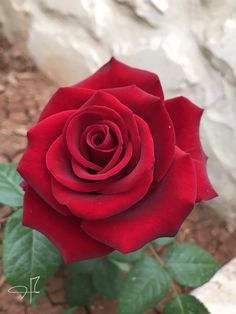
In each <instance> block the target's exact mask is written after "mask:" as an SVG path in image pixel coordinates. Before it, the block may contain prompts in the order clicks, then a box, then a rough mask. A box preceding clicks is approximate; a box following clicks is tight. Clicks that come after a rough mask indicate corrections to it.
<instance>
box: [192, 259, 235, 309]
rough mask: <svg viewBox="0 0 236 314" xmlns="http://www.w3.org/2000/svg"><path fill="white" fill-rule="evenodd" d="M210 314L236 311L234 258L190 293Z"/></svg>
mask: <svg viewBox="0 0 236 314" xmlns="http://www.w3.org/2000/svg"><path fill="white" fill-rule="evenodd" d="M191 294H192V295H194V296H195V297H196V298H198V299H199V300H200V301H202V302H203V303H204V304H205V306H206V307H207V308H208V310H209V311H210V313H212V314H235V313H236V258H234V259H232V260H231V261H230V262H229V263H228V264H226V265H225V266H224V267H222V268H221V269H220V270H219V271H218V272H217V273H216V274H215V276H214V277H213V278H212V279H211V280H210V281H209V282H208V283H206V284H205V285H203V286H202V287H200V288H197V289H195V290H194V291H192V293H191Z"/></svg>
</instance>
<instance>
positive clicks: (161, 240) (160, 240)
mask: <svg viewBox="0 0 236 314" xmlns="http://www.w3.org/2000/svg"><path fill="white" fill-rule="evenodd" d="M174 240H175V237H163V238H158V239H156V240H154V241H152V242H153V243H155V244H157V245H160V246H165V245H169V244H171V243H172V242H173V241H174Z"/></svg>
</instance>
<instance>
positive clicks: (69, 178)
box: [46, 136, 113, 193]
mask: <svg viewBox="0 0 236 314" xmlns="http://www.w3.org/2000/svg"><path fill="white" fill-rule="evenodd" d="M70 159H71V156H70V155H69V153H68V151H67V149H66V147H65V143H64V139H63V137H62V136H59V137H58V138H57V139H56V140H55V141H54V142H53V144H52V145H51V146H50V148H49V149H48V152H47V155H46V165H47V168H48V170H49V171H50V173H51V174H52V176H53V177H54V179H55V180H56V181H58V182H59V183H60V184H61V185H63V186H64V187H65V188H68V189H71V190H73V191H77V192H80V193H81V192H96V191H99V190H100V189H102V188H104V187H106V186H107V185H108V184H111V183H112V182H113V180H106V181H102V182H100V181H99V182H96V181H87V180H81V179H80V178H78V177H77V176H76V175H75V174H74V172H73V170H72V166H71V160H70ZM53 182H54V180H52V184H53Z"/></svg>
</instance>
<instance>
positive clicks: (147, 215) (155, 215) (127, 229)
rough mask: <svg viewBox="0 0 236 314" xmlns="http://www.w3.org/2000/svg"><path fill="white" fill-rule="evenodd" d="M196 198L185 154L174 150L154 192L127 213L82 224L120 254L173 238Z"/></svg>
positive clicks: (192, 176) (193, 181)
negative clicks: (152, 242)
mask: <svg viewBox="0 0 236 314" xmlns="http://www.w3.org/2000/svg"><path fill="white" fill-rule="evenodd" d="M195 199H196V177H195V170H194V166H193V162H192V160H191V158H190V156H189V155H188V154H185V153H184V152H182V151H181V150H179V149H177V150H176V157H175V160H174V162H173V164H172V166H171V168H170V169H169V171H168V172H167V174H166V176H165V178H164V179H163V180H162V181H161V182H160V183H159V186H158V188H157V189H156V190H155V191H151V192H149V193H148V195H146V196H145V197H144V198H143V200H142V201H140V202H139V203H137V204H136V205H134V206H133V207H131V208H130V209H129V210H128V211H126V212H124V213H121V214H119V215H116V216H114V217H110V218H107V219H104V220H99V221H83V222H82V225H81V226H82V228H83V230H84V231H85V232H87V233H88V234H89V235H90V236H92V237H94V239H96V240H98V241H101V242H103V243H105V244H107V245H109V246H111V247H113V248H115V249H117V250H119V251H121V252H123V253H128V252H131V251H134V250H137V249H139V248H140V247H142V246H143V245H145V244H146V243H148V242H150V241H152V240H154V239H156V238H158V237H168V236H174V235H175V234H176V232H177V231H178V229H179V227H180V225H181V224H182V222H183V221H184V219H185V218H186V216H187V215H188V214H189V213H190V211H191V210H192V208H193V205H194V202H195Z"/></svg>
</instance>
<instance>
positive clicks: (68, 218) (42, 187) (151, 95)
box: [18, 58, 216, 262]
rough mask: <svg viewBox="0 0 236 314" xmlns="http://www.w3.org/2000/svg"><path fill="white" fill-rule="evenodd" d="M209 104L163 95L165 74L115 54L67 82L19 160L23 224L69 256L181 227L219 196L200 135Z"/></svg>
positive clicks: (130, 244) (132, 246)
mask: <svg viewBox="0 0 236 314" xmlns="http://www.w3.org/2000/svg"><path fill="white" fill-rule="evenodd" d="M202 112H203V110H202V109H200V108H199V107H197V106H196V105H194V104H193V103H192V102H191V101H189V100H188V99H187V98H184V97H176V98H172V99H168V100H164V96H163V91H162V87H161V83H160V80H159V78H158V76H157V75H155V74H154V73H151V72H148V71H144V70H140V69H136V68H133V67H129V66H127V65H125V64H123V63H121V62H119V61H117V60H116V59H114V58H112V59H111V60H110V61H109V62H108V63H107V64H105V65H104V66H103V67H101V68H100V69H99V70H98V71H97V72H96V73H95V74H93V75H91V76H90V77H88V78H87V79H85V80H84V81H82V82H80V83H78V84H76V85H74V86H71V87H64V88H60V89H59V90H58V91H57V92H56V93H55V94H54V95H53V97H52V98H51V100H50V101H49V103H48V104H47V105H46V107H45V108H44V110H43V112H42V113H41V116H40V119H39V121H38V123H37V124H36V125H35V126H33V127H32V128H31V129H30V130H29V132H28V146H27V149H26V151H25V153H24V155H23V157H22V159H21V161H20V163H19V166H18V171H19V173H20V174H21V176H22V177H23V179H24V190H25V196H24V211H23V224H24V225H25V226H28V227H31V228H34V229H37V230H38V231H40V232H42V233H43V234H45V235H46V236H47V237H48V238H49V239H50V240H51V241H52V242H53V243H54V244H55V245H56V246H57V248H58V249H59V250H60V251H61V253H62V254H63V256H64V259H65V261H66V262H73V261H76V260H82V259H89V258H94V257H98V256H104V255H106V254H108V253H110V252H112V251H113V250H119V251H120V252H123V253H128V252H132V251H134V250H137V249H139V248H140V247H142V246H144V245H145V244H146V243H148V242H150V241H151V240H153V239H156V238H159V237H166V236H170V237H172V236H175V235H176V233H177V231H178V229H179V227H180V226H181V224H182V222H183V221H184V219H185V218H186V216H187V215H188V214H189V213H190V212H191V210H192V208H193V206H194V204H195V203H196V202H199V201H201V200H208V199H210V198H213V197H215V196H216V192H215V191H214V189H213V187H212V186H211V184H210V182H209V179H208V176H207V172H206V161H207V157H206V155H205V153H204V152H203V149H202V147H201V143H200V139H199V122H200V119H201V115H202Z"/></svg>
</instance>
